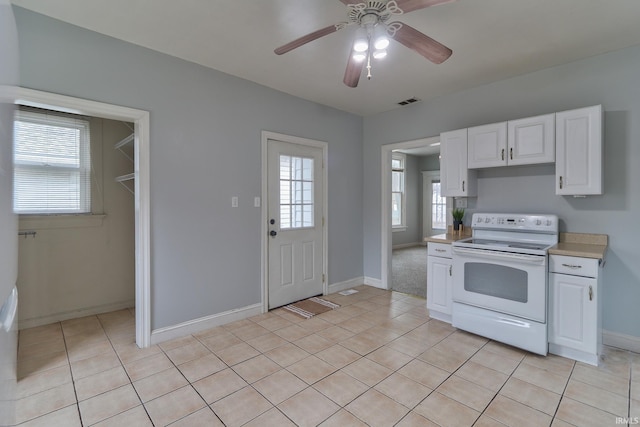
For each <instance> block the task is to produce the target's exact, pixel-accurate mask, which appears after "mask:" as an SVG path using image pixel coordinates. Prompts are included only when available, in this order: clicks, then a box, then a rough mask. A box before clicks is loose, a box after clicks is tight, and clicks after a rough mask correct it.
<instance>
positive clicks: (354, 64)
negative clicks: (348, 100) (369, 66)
mask: <svg viewBox="0 0 640 427" xmlns="http://www.w3.org/2000/svg"><path fill="white" fill-rule="evenodd" d="M363 68H364V61H356V60H355V59H353V55H352V54H351V53H349V61H348V62H347V69H346V70H344V79H342V81H343V82H344V84H346V85H347V86H349V87H356V86H358V81H360V75H361V74H362V69H363Z"/></svg>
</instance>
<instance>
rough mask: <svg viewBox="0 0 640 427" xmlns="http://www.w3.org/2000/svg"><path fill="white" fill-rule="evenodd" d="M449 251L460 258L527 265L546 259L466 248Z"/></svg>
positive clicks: (538, 256)
mask: <svg viewBox="0 0 640 427" xmlns="http://www.w3.org/2000/svg"><path fill="white" fill-rule="evenodd" d="M451 251H452V252H453V253H454V254H456V255H462V256H471V257H475V258H483V259H489V260H498V259H502V260H508V261H516V262H524V263H527V264H544V263H545V261H546V257H544V256H540V255H527V254H516V253H510V252H500V251H486V250H482V249H480V250H477V249H468V248H457V247H455V246H454V247H452V248H451Z"/></svg>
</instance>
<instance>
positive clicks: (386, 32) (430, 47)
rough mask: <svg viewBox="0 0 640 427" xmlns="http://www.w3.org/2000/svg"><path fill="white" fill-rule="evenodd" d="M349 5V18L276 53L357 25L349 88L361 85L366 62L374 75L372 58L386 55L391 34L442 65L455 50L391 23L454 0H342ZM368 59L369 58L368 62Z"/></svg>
mask: <svg viewBox="0 0 640 427" xmlns="http://www.w3.org/2000/svg"><path fill="white" fill-rule="evenodd" d="M340 1H341V2H342V3H344V4H345V5H347V8H348V14H347V16H348V21H346V22H339V23H337V24H335V25H330V26H328V27H325V28H321V29H319V30H317V31H314V32H312V33H309V34H307V35H304V36H302V37H300V38H297V39H295V40H293V41H291V42H289V43H287V44H285V45H283V46H280V47H279V48H277V49H275V50H274V52H275V53H276V54H277V55H282V54H284V53H287V52H289V51H291V50H293V49H295V48H298V47H300V46H302V45H305V44H307V43H309V42H311V41H313V40H316V39H319V38H320V37H324V36H326V35H329V34H332V33H334V32H336V31H338V30H341V29H343V28H345V27H347V26H349V25H353V24H356V25H357V26H358V30H357V32H356V40H355V42H354V44H353V51H352V52H351V53H350V55H349V60H348V62H347V69H346V70H345V73H344V79H343V81H344V84H346V85H347V86H349V87H356V86H358V81H359V80H360V75H361V74H362V70H363V69H364V67H365V62H366V65H367V78H369V79H370V78H371V58H372V57H373V58H374V59H379V58H383V57H384V56H386V47H387V45H388V44H389V40H388V38H387V36H388V37H390V38H392V39H393V40H395V41H397V42H398V43H400V44H403V45H405V46H406V47H408V48H409V49H412V50H414V51H416V52H417V53H419V54H420V55H422V56H424V57H425V58H427V59H428V60H429V61H431V62H433V63H435V64H440V63H442V62H444V61H446V60H447V58H449V57H450V56H451V54H452V53H453V51H452V50H451V49H449V48H448V47H446V46H444V45H443V44H441V43H439V42H437V41H436V40H434V39H432V38H431V37H429V36H427V35H425V34H423V33H421V32H420V31H418V30H416V29H415V28H413V27H411V26H409V25H407V24H404V23H402V22H398V21H394V22H388V21H389V20H390V19H391V18H392V17H393V16H396V15H401V14H403V13H409V12H412V11H414V10H418V9H424V8H426V7H430V6H436V5H439V4H444V3H450V2H452V1H455V0H388V1H385V0H365V1H360V0H340ZM365 59H366V61H365Z"/></svg>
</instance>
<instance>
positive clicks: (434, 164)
mask: <svg viewBox="0 0 640 427" xmlns="http://www.w3.org/2000/svg"><path fill="white" fill-rule="evenodd" d="M420 170H421V171H439V170H440V154H431V155H429V156H420Z"/></svg>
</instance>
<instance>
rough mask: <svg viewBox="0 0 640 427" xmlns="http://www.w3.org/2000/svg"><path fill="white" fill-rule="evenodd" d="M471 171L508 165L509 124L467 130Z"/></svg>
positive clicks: (503, 123) (494, 124) (495, 124)
mask: <svg viewBox="0 0 640 427" xmlns="http://www.w3.org/2000/svg"><path fill="white" fill-rule="evenodd" d="M467 132H468V138H469V153H468V154H469V156H468V163H467V165H468V167H469V169H477V168H490V167H494V166H505V165H506V164H507V155H506V150H507V122H502V123H492V124H490V125H483V126H476V127H471V128H468V129H467Z"/></svg>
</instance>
